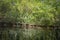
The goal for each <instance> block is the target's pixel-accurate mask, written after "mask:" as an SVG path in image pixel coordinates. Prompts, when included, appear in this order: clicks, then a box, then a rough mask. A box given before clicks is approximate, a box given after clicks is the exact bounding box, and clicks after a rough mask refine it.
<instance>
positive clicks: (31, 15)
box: [0, 0, 60, 40]
mask: <svg viewBox="0 0 60 40" xmlns="http://www.w3.org/2000/svg"><path fill="white" fill-rule="evenodd" d="M0 22H12V23H13V22H16V23H18V22H19V23H28V24H37V25H47V26H49V25H55V27H56V26H60V0H0ZM28 30H30V29H28ZM28 30H27V29H26V30H20V29H19V28H18V30H17V29H15V30H12V31H13V32H12V31H11V29H7V30H6V29H5V31H6V32H8V33H6V32H5V34H6V35H5V36H6V38H7V37H8V36H10V37H9V38H10V39H8V38H7V39H3V38H2V40H24V39H25V40H56V39H54V38H56V37H55V35H56V34H55V33H56V32H57V30H56V31H55V30H43V31H42V32H41V31H40V30H37V29H36V30H35V31H34V29H32V30H30V31H28ZM22 31H23V32H22ZM38 31H39V32H38ZM33 32H34V33H33ZM36 32H37V33H36ZM53 32H55V33H53ZM0 33H1V31H0ZM9 33H10V35H9ZM26 33H30V34H26ZM40 33H41V34H40ZM42 33H43V34H42ZM50 33H51V34H50ZM16 34H18V35H17V38H16V37H15V36H14V35H16ZM2 35H4V32H3V34H2ZM23 35H25V36H26V35H27V36H26V37H24V36H23ZM31 35H33V36H31ZM41 35H44V36H41ZM13 37H15V38H16V39H13ZM20 37H21V38H20ZM22 37H23V38H22ZM4 38H5V37H4ZM19 38H20V39H19ZM0 39H1V38H0Z"/></svg>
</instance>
